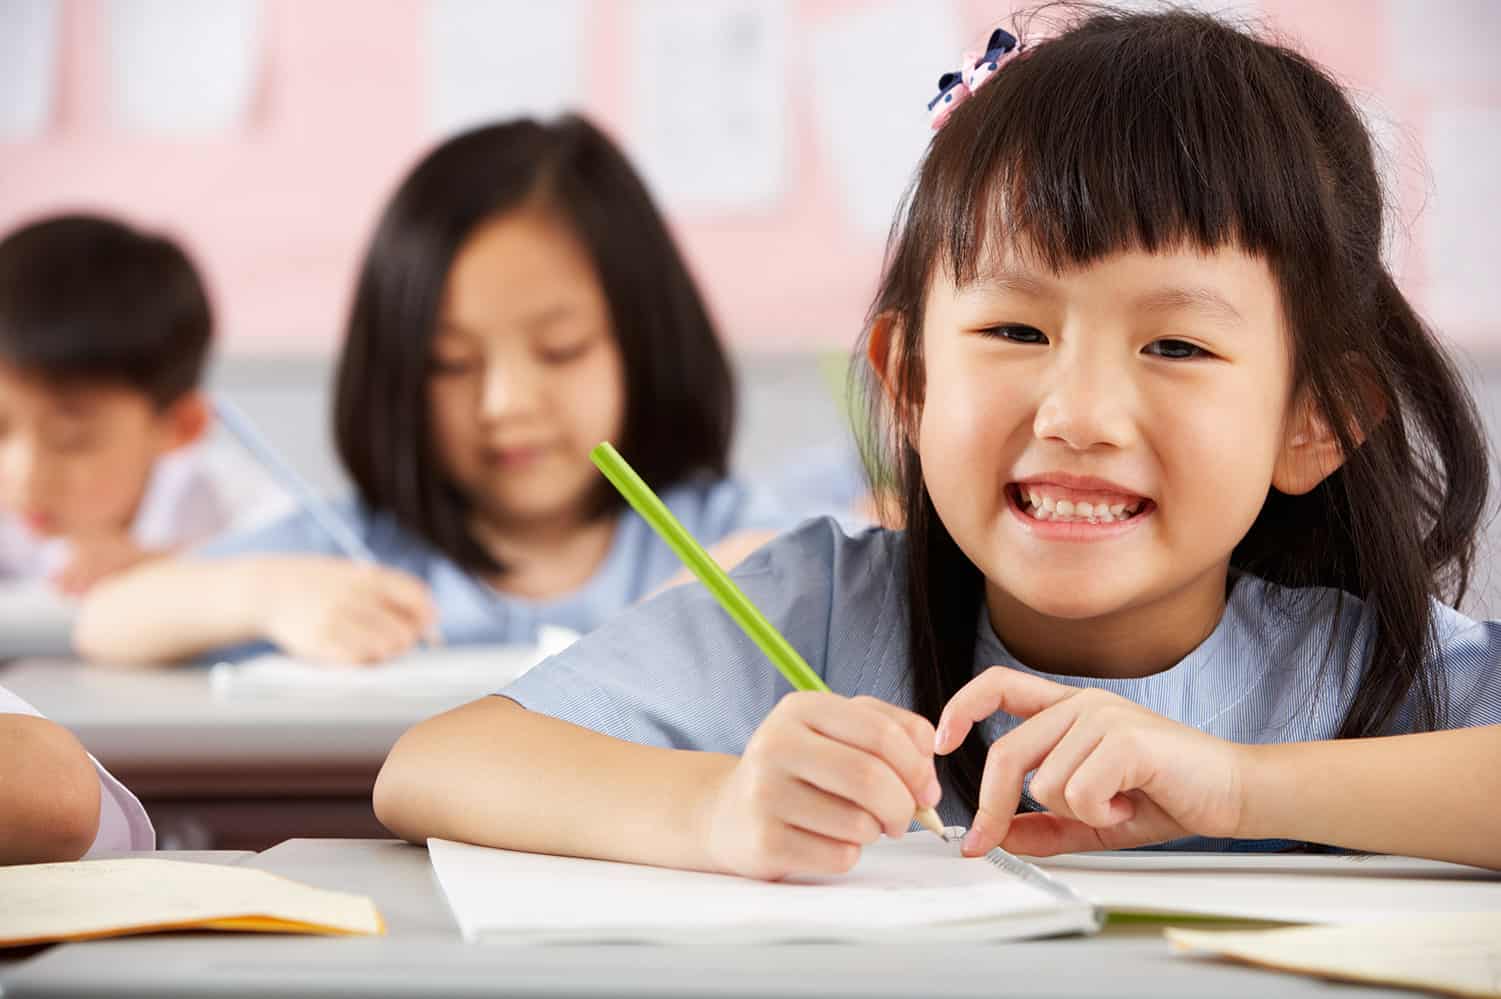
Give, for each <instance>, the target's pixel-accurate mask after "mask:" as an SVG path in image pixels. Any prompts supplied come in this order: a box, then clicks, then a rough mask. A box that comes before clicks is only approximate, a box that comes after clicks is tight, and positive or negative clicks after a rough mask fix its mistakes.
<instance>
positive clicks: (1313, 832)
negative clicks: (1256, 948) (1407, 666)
mask: <svg viewBox="0 0 1501 999" xmlns="http://www.w3.org/2000/svg"><path fill="white" fill-rule="evenodd" d="M1248 752H1249V758H1250V760H1251V766H1250V767H1249V768H1248V773H1247V777H1246V790H1245V813H1244V815H1243V819H1242V823H1241V828H1240V830H1239V831H1238V833H1237V835H1238V836H1240V837H1242V838H1254V839H1260V838H1278V839H1281V838H1286V839H1297V840H1303V841H1306V842H1311V843H1326V844H1329V845H1333V846H1341V847H1346V848H1349V849H1355V850H1365V851H1369V852H1372V853H1394V854H1407V855H1412V856H1419V857H1430V858H1434V859H1437V860H1450V861H1454V862H1457V863H1463V864H1475V865H1478V866H1481V867H1491V868H1496V869H1501V725H1490V726H1482V727H1476V728H1463V729H1454V730H1450V731H1445V732H1428V733H1423V734H1419V735H1402V736H1391V737H1388V738H1379V739H1341V740H1335V741H1330V742H1304V743H1286V744H1280V745H1275V744H1274V745H1266V746H1254V747H1248Z"/></svg>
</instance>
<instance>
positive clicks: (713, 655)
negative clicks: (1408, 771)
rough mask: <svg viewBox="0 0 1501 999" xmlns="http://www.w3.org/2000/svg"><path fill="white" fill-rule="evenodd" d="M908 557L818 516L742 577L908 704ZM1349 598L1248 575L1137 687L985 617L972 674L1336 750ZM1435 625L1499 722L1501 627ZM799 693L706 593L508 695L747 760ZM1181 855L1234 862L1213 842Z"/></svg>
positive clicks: (599, 634) (588, 648)
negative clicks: (785, 701)
mask: <svg viewBox="0 0 1501 999" xmlns="http://www.w3.org/2000/svg"><path fill="white" fill-rule="evenodd" d="M905 544H906V538H905V535H904V534H903V533H901V532H897V531H889V530H884V529H880V528H871V529H869V530H865V531H862V532H859V533H857V534H855V535H854V536H849V535H846V534H845V533H844V532H843V531H842V530H841V529H840V528H839V527H838V526H837V525H836V524H835V523H834V522H833V521H832V520H829V519H826V518H825V519H819V520H812V521H809V522H807V523H805V524H803V525H802V526H801V527H800V528H798V529H797V530H795V531H793V532H790V533H788V534H785V535H783V536H782V537H780V538H778V539H777V540H775V541H773V542H772V543H770V544H769V545H767V546H766V547H764V548H762V549H761V550H760V551H758V552H757V553H755V554H754V555H752V556H751V557H750V558H748V559H747V560H746V561H745V562H743V563H741V565H740V567H739V569H737V570H736V572H735V573H734V576H735V578H736V581H737V582H738V583H739V584H740V586H741V587H742V588H743V589H744V590H745V592H746V594H747V595H748V596H749V597H750V598H751V600H752V601H754V602H755V603H756V605H757V606H758V607H760V608H761V610H762V611H763V612H764V613H765V614H766V616H767V617H768V618H769V619H770V620H771V622H772V623H773V624H774V625H776V627H777V628H778V629H779V630H780V631H781V632H782V633H783V634H784V635H785V636H786V637H787V639H788V640H789V641H790V642H791V643H792V645H793V646H794V647H795V648H797V650H798V651H799V652H801V653H802V654H803V656H804V657H805V658H806V659H807V661H808V663H809V665H810V666H812V667H813V669H814V670H816V671H817V672H818V673H819V675H820V676H822V677H823V679H824V681H825V682H826V683H827V684H828V685H829V687H830V688H831V689H832V690H834V691H835V692H836V693H840V694H844V695H846V696H853V695H856V694H869V695H871V696H873V697H878V698H880V699H882V700H884V701H888V702H890V703H893V704H897V705H901V706H903V707H909V708H910V707H911V704H912V691H911V683H910V680H909V674H908V662H907V634H906V629H907V606H906V604H907V600H906V588H905V579H904V571H905ZM1335 597H1336V593H1335V591H1332V590H1321V589H1308V590H1289V589H1285V588H1282V587H1278V586H1275V585H1273V584H1270V583H1267V582H1266V581H1264V580H1261V579H1258V578H1256V577H1253V576H1246V575H1241V576H1239V577H1238V578H1237V580H1236V583H1235V586H1234V588H1233V589H1232V591H1231V593H1230V597H1229V601H1228V605H1227V607H1226V609H1225V613H1224V616H1223V617H1222V618H1221V619H1220V622H1219V625H1218V626H1217V627H1216V628H1215V630H1214V632H1213V633H1212V634H1211V635H1210V636H1209V637H1208V638H1207V639H1206V640H1205V641H1204V642H1203V644H1201V645H1200V646H1199V647H1198V648H1196V649H1194V650H1193V651H1192V652H1190V653H1189V654H1188V656H1186V657H1185V658H1184V659H1183V660H1182V661H1181V662H1179V663H1177V664H1176V665H1174V666H1173V667H1172V668H1170V669H1167V670H1164V671H1163V672H1161V673H1156V674H1154V675H1152V676H1147V677H1142V678H1138V679H1094V678H1088V677H1076V676H1061V675H1056V674H1050V673H1042V672H1039V671H1037V670H1032V669H1029V668H1028V667H1026V666H1024V665H1022V664H1021V663H1020V662H1018V661H1017V660H1016V658H1015V657H1014V656H1012V655H1011V654H1010V653H1009V652H1008V651H1007V650H1006V648H1005V647H1004V646H1003V645H1002V644H1001V641H1000V639H999V638H997V637H996V634H995V632H994V630H993V629H992V628H991V626H990V622H989V619H988V616H987V615H986V614H984V613H983V612H982V613H981V614H980V620H979V622H978V623H977V629H978V632H977V641H976V648H975V660H974V669H975V671H976V672H977V673H978V672H980V671H982V670H984V669H985V668H987V667H989V666H992V665H1003V666H1010V667H1013V668H1016V669H1020V670H1024V671H1026V672H1028V673H1032V674H1034V675H1037V676H1043V677H1046V678H1047V679H1050V680H1054V681H1057V682H1058V683H1063V684H1068V685H1070V686H1074V687H1099V688H1102V689H1105V690H1109V691H1112V692H1114V693H1116V694H1119V695H1121V696H1123V697H1126V698H1129V699H1130V700H1132V701H1135V702H1137V703H1138V704H1141V705H1142V706H1144V707H1146V708H1149V709H1150V710H1152V711H1155V712H1157V713H1158V714H1161V715H1165V716H1166V717H1169V718H1172V719H1175V720H1177V721H1179V722H1182V723H1184V724H1187V725H1191V726H1193V727H1194V728H1197V729H1200V730H1201V731H1204V732H1208V733H1210V734H1212V735H1215V736H1218V737H1220V738H1223V739H1228V740H1231V741H1234V742H1242V743H1272V742H1299V741H1305V740H1315V739H1329V738H1333V736H1334V734H1335V732H1336V731H1337V729H1338V727H1339V722H1340V720H1341V718H1342V717H1343V716H1344V713H1345V710H1346V708H1347V707H1348V706H1349V704H1350V702H1351V699H1352V698H1353V696H1354V694H1355V690H1356V686H1357V685H1358V682H1359V677H1360V673H1361V663H1362V662H1363V661H1364V657H1365V655H1366V650H1367V649H1368V648H1369V646H1370V643H1371V640H1372V629H1373V626H1374V616H1373V615H1372V614H1370V613H1369V612H1367V610H1366V608H1365V606H1364V604H1362V603H1361V601H1359V600H1356V599H1354V598H1351V597H1346V598H1345V602H1344V608H1343V611H1342V612H1341V613H1340V614H1339V615H1338V616H1337V617H1336V615H1335V613H1334V608H1335V604H1336V600H1335ZM1435 616H1436V624H1437V637H1438V640H1439V649H1440V655H1441V660H1442V663H1443V666H1442V668H1443V671H1444V674H1445V679H1446V681H1447V682H1446V686H1447V706H1448V711H1449V718H1448V721H1449V724H1450V725H1451V726H1453V727H1463V726H1469V725H1486V724H1495V723H1498V722H1501V665H1498V663H1501V625H1498V624H1497V623H1496V622H1477V621H1472V620H1470V619H1469V618H1467V617H1465V616H1463V615H1461V614H1459V613H1458V612H1457V611H1454V610H1452V609H1450V608H1447V607H1443V606H1440V605H1435ZM1326 652H1328V653H1330V658H1329V659H1328V661H1327V663H1326V660H1325V654H1326ZM790 690H791V687H790V686H789V685H788V683H787V681H786V680H784V679H783V678H782V676H781V674H779V673H778V672H777V671H776V669H775V668H773V667H772V665H771V664H770V663H769V662H767V660H766V658H765V656H764V655H763V654H762V653H761V651H760V650H759V649H758V648H757V647H756V646H755V645H754V644H753V643H752V642H751V640H750V639H748V638H746V637H745V635H744V634H743V633H742V632H741V631H740V629H739V628H738V627H737V626H736V625H735V624H734V622H733V621H732V620H731V619H730V618H729V616H728V615H727V614H725V613H724V611H723V610H721V609H720V607H719V605H718V604H717V603H716V602H715V601H714V599H713V597H712V596H710V594H709V593H708V591H706V590H705V589H704V588H703V587H701V586H698V585H696V584H695V585H692V586H681V587H677V588H675V589H673V590H670V591H668V592H666V593H664V594H662V595H660V596H658V597H656V598H655V599H653V600H651V601H649V602H648V603H646V604H643V605H641V606H639V607H636V608H634V609H633V610H631V611H628V612H626V613H624V614H622V615H620V616H618V617H616V618H615V619H614V620H613V621H611V622H609V623H608V624H606V625H605V626H604V627H602V628H600V629H599V630H597V631H595V632H594V633H593V634H591V635H589V636H587V637H585V638H584V639H582V640H581V641H579V642H577V643H576V644H574V645H573V646H572V647H571V648H569V649H568V650H567V651H565V652H563V653H561V654H559V655H557V656H554V657H553V658H551V659H549V660H547V661H545V662H543V663H542V664H540V665H538V666H537V667H535V668H534V669H532V670H531V671H530V672H529V673H527V674H525V675H524V676H522V677H521V678H520V679H519V680H517V681H516V682H514V683H512V684H511V685H510V686H508V687H506V688H505V689H504V690H503V691H501V693H503V694H504V695H505V696H507V697H509V698H511V699H513V700H515V701H516V702H517V703H519V704H521V705H522V706H523V707H525V708H527V709H528V710H531V711H537V712H541V713H543V714H548V715H552V716H554V717H557V718H562V719H565V720H567V721H570V722H573V723H575V724H578V725H582V726H585V727H587V728H591V729H594V730H596V731H599V732H603V733H605V734H607V735H611V736H615V737H616V738H620V739H626V740H630V741H632V742H638V743H645V744H648V745H653V746H663V747H669V748H676V749H698V750H709V751H714V752H722V753H737V754H738V753H741V752H743V751H744V749H745V745H746V743H747V742H748V741H749V739H750V736H751V734H752V733H753V732H754V731H755V729H756V727H757V726H758V725H759V724H760V723H761V721H762V719H764V718H765V717H766V715H767V714H768V713H769V712H770V711H771V709H772V707H773V706H774V705H775V704H776V702H777V701H778V700H779V699H780V698H781V697H782V696H783V695H785V694H787V693H789V692H790ZM1411 713H1412V709H1411V705H1409V706H1408V707H1407V708H1405V709H1404V710H1403V712H1402V716H1403V720H1401V721H1400V722H1399V723H1398V725H1397V726H1395V727H1394V729H1393V733H1392V734H1396V733H1397V732H1400V731H1405V730H1407V729H1409V728H1410V725H1411V722H1410V718H1411ZM1019 723H1020V720H1019V719H1016V718H1012V717H1010V716H1008V715H996V716H994V717H992V718H990V719H989V720H988V721H986V722H984V723H982V724H981V726H980V731H981V734H982V735H983V737H984V738H985V740H986V741H987V742H990V741H993V740H995V739H996V738H998V737H1000V736H1001V735H1002V734H1004V733H1005V732H1007V731H1009V730H1010V729H1011V728H1013V727H1014V726H1015V725H1017V724H1019ZM938 810H939V813H940V815H941V816H942V817H943V819H944V821H945V822H946V823H948V824H951V825H968V824H969V821H970V819H971V816H970V815H969V814H967V813H966V811H965V810H964V809H963V808H962V806H961V805H960V803H959V801H958V796H957V795H956V794H955V793H953V791H952V789H951V788H945V791H944V797H943V801H942V802H941V803H940V805H939V809H938ZM1278 845H1285V844H1281V842H1280V841H1265V844H1264V846H1263V847H1261V848H1275V847H1276V846H1278ZM1171 846H1173V847H1177V848H1191V849H1200V850H1202V849H1214V848H1232V847H1231V844H1230V843H1229V842H1228V841H1223V840H1214V841H1210V840H1204V839H1187V840H1179V841H1177V842H1175V843H1173V844H1171ZM1238 848H1250V849H1254V848H1257V847H1256V846H1253V845H1251V844H1243V845H1241V846H1240V847H1238Z"/></svg>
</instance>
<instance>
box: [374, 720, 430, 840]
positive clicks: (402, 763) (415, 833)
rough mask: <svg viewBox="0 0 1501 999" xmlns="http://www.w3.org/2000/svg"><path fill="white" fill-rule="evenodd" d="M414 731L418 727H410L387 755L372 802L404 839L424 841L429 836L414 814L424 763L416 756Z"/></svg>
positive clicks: (381, 819) (381, 817) (377, 813)
mask: <svg viewBox="0 0 1501 999" xmlns="http://www.w3.org/2000/svg"><path fill="white" fill-rule="evenodd" d="M420 727H421V726H420V725H418V726H417V728H420ZM415 731H416V729H415V728H414V729H411V730H408V731H407V732H406V734H404V735H403V736H402V737H401V738H400V739H398V740H396V745H394V746H392V747H391V752H390V753H388V754H386V761H385V762H384V763H383V764H381V768H380V773H378V774H376V777H375V788H374V790H373V791H372V793H371V802H370V803H371V805H372V806H373V808H374V809H375V817H376V819H377V820H379V822H380V824H381V825H383V826H385V827H386V828H387V829H389V830H390V831H391V832H392V833H394V834H396V835H397V836H399V837H401V838H402V839H404V840H408V841H410V842H412V843H417V844H421V843H423V842H424V841H425V840H426V836H425V835H424V834H423V832H422V830H421V828H420V825H421V823H420V822H418V821H416V819H415V817H414V815H413V813H414V812H415V811H416V809H417V803H418V799H419V797H420V795H421V793H422V787H421V774H422V764H421V763H420V761H419V760H418V759H416V757H418V756H419V752H418V750H417V749H416V748H415V747H414V745H413V743H414V741H415V740H414V739H413V733H414V732H415Z"/></svg>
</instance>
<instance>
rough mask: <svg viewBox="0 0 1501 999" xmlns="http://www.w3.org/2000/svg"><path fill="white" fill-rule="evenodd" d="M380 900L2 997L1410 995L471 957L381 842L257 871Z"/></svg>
mask: <svg viewBox="0 0 1501 999" xmlns="http://www.w3.org/2000/svg"><path fill="white" fill-rule="evenodd" d="M243 863H247V864H249V865H251V866H254V867H259V868H262V869H264V870H267V871H271V872H273V873H276V874H281V875H284V876H286V877H291V878H296V879H298V880H300V881H304V882H307V883H309V884H314V885H318V886H320V887H324V888H331V889H337V890H342V891H352V892H360V893H364V894H368V895H370V896H372V897H373V898H374V899H375V900H376V903H377V904H378V905H379V906H380V909H381V912H382V913H383V914H384V916H385V918H386V921H387V924H388V927H389V935H387V936H385V937H361V938H314V937H291V936H270V935H264V936H263V935H253V934H233V935H230V934H223V935H221V934H171V935H158V936H143V937H135V938H123V939H117V940H98V941H92V942H89V943H81V944H67V945H63V946H59V947H54V948H52V949H50V950H47V951H44V952H43V953H41V954H39V955H36V956H34V957H30V958H27V959H25V960H21V961H18V962H15V963H13V964H10V965H8V966H7V965H0V994H3V995H4V997H5V999H29V997H72V996H101V995H109V996H120V997H135V996H204V997H211V999H232V997H240V996H307V997H313V999H319V997H332V996H352V995H368V996H381V997H385V996H390V997H407V996H414V997H415V996H445V995H449V996H539V997H541V996H547V997H562V996H612V995H614V996H700V995H715V996H726V997H752V996H769V997H801V996H820V997H826V996H836V997H839V996H847V997H850V999H879V997H895V996H943V997H945V999H955V997H966V996H976V997H979V996H985V997H995V996H1039V997H1049V999H1062V997H1081V999H1082V997H1096V996H1104V997H1110V999H1121V997H1138V996H1140V997H1179V996H1184V997H1186V996H1195V997H1202V996H1211V995H1212V996H1215V997H1216V999H1240V997H1246V999H1250V997H1258V999H1260V997H1264V996H1270V995H1276V996H1287V997H1293V999H1297V997H1305V996H1331V995H1338V996H1340V997H1344V999H1357V997H1359V999H1364V997H1367V996H1369V997H1377V996H1383V997H1391V999H1397V997H1410V996H1411V995H1412V993H1411V992H1408V991H1404V990H1392V989H1376V988H1360V987H1356V986H1348V985H1332V984H1328V983H1324V982H1320V981H1316V980H1313V979H1307V978H1302V977H1299V976H1295V975H1285V974H1280V973H1277V972H1270V971H1262V970H1259V969H1255V968H1247V967H1240V966H1236V965H1229V964H1220V963H1217V962H1211V961H1205V960H1201V959H1194V958H1185V957H1180V956H1176V955H1174V954H1172V953H1170V952H1169V950H1168V947H1167V945H1166V943H1165V942H1164V941H1163V940H1162V937H1161V934H1160V932H1158V931H1157V930H1156V929H1155V928H1153V929H1150V930H1143V928H1141V927H1136V928H1128V929H1127V930H1126V931H1125V932H1119V931H1115V930H1107V931H1106V933H1105V934H1103V935H1102V936H1099V937H1089V938H1084V937H1079V938H1067V939H1057V940H1038V941H1025V942H1018V943H1008V944H991V945H976V944H956V945H953V946H944V947H928V946H924V947H901V946H895V947H893V946H889V945H882V946H855V945H842V944H813V945H804V946H779V947H721V946H702V947H699V946H683V947H653V946H641V945H604V946H585V945H566V946H564V945H558V946H516V947H507V946H497V945H468V944H465V943H464V942H463V941H462V940H461V939H460V938H459V935H458V931H457V929H456V928H455V926H454V923H453V920H452V918H451V917H450V915H449V913H448V910H447V907H446V905H445V903H444V901H443V899H442V897H441V894H440V892H439V890H438V886H437V884H436V882H435V881H434V879H433V876H432V872H431V868H430V867H429V866H428V862H427V852H426V851H425V850H422V849H420V848H418V847H414V846H408V845H405V844H401V843H396V842H393V841H382V840H290V841H288V842H286V843H283V844H281V845H280V846H277V847H275V848H274V849H271V850H268V851H266V852H265V853H262V854H260V855H259V856H257V857H255V858H254V859H250V860H245V861H243Z"/></svg>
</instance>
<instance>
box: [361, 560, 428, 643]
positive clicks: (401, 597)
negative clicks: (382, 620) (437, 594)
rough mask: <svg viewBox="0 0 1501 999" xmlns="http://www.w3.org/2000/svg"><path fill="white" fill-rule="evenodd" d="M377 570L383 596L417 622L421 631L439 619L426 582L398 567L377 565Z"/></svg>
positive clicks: (377, 581) (377, 580)
mask: <svg viewBox="0 0 1501 999" xmlns="http://www.w3.org/2000/svg"><path fill="white" fill-rule="evenodd" d="M375 572H376V575H375V580H376V585H377V586H378V588H379V592H380V595H381V598H382V599H383V600H384V601H385V602H386V603H388V604H390V605H391V606H392V607H395V608H399V609H400V610H401V611H402V612H403V613H405V614H406V615H407V616H408V617H410V618H411V619H412V620H413V621H414V622H416V623H417V625H418V630H419V631H421V630H423V629H425V628H427V627H429V626H431V624H432V623H433V622H434V621H435V620H437V609H436V608H435V607H434V605H433V598H432V593H431V592H429V590H428V588H427V584H426V583H424V582H422V580H420V579H418V578H416V577H415V576H411V575H408V574H407V573H405V572H401V571H399V570H396V569H387V568H384V567H379V566H377V567H375Z"/></svg>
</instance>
